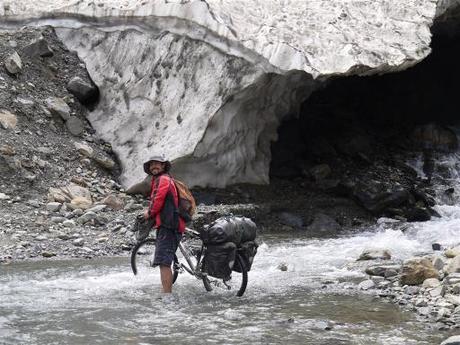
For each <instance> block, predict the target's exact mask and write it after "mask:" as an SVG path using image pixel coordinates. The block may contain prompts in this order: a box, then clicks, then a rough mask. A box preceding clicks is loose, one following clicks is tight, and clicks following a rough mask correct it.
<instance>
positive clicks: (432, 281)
mask: <svg viewBox="0 0 460 345" xmlns="http://www.w3.org/2000/svg"><path fill="white" fill-rule="evenodd" d="M440 285H441V282H440V281H439V279H437V278H428V279H425V280H424V281H423V284H422V286H423V287H424V288H435V287H438V286H440Z"/></svg>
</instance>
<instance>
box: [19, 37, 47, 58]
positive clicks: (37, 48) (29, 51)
mask: <svg viewBox="0 0 460 345" xmlns="http://www.w3.org/2000/svg"><path fill="white" fill-rule="evenodd" d="M22 52H23V53H24V54H26V55H28V56H30V57H38V56H40V57H51V56H53V51H52V50H51V48H50V47H49V46H48V42H46V40H45V39H44V38H43V37H40V38H38V39H36V40H34V41H32V42H31V43H29V44H28V45H26V46H25V47H24V48H22Z"/></svg>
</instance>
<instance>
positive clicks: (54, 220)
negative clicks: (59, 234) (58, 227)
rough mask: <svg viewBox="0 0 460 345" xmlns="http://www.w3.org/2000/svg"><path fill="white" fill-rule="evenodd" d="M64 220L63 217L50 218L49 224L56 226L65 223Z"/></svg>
mask: <svg viewBox="0 0 460 345" xmlns="http://www.w3.org/2000/svg"><path fill="white" fill-rule="evenodd" d="M66 220H67V218H65V217H51V222H52V223H56V224H59V223H62V222H64V221H66Z"/></svg>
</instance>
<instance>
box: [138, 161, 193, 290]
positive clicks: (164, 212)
mask: <svg viewBox="0 0 460 345" xmlns="http://www.w3.org/2000/svg"><path fill="white" fill-rule="evenodd" d="M170 168H171V163H170V162H169V161H168V160H167V159H165V158H163V157H153V158H151V159H149V160H148V161H147V162H145V163H144V171H145V172H146V173H147V174H149V175H152V184H151V193H150V205H149V208H148V209H147V210H145V212H144V217H145V219H153V220H154V221H155V225H154V226H155V228H156V229H157V230H156V231H157V237H156V238H157V240H156V242H155V256H154V258H153V266H160V276H161V285H162V286H163V292H165V293H171V291H172V283H173V281H172V280H173V274H172V269H171V265H172V263H173V261H174V254H175V252H176V250H177V246H178V245H179V241H180V239H181V237H182V234H183V233H184V231H185V222H184V221H183V220H182V219H181V218H180V217H179V212H178V205H179V199H178V194H177V189H176V186H175V184H174V181H173V179H172V178H171V176H169V174H168V172H169V170H170Z"/></svg>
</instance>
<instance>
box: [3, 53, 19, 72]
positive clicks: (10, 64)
mask: <svg viewBox="0 0 460 345" xmlns="http://www.w3.org/2000/svg"><path fill="white" fill-rule="evenodd" d="M5 68H6V70H7V71H8V73H10V74H17V73H19V72H21V70H22V60H21V58H20V57H19V55H18V53H17V52H14V53H12V54H10V55H8V57H7V58H6V59H5Z"/></svg>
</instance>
